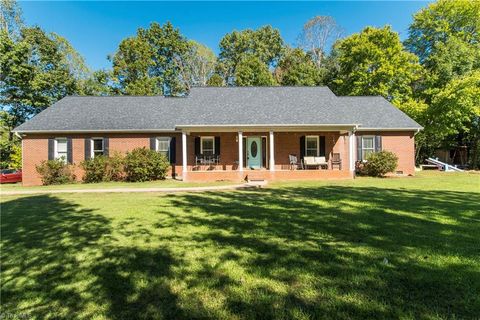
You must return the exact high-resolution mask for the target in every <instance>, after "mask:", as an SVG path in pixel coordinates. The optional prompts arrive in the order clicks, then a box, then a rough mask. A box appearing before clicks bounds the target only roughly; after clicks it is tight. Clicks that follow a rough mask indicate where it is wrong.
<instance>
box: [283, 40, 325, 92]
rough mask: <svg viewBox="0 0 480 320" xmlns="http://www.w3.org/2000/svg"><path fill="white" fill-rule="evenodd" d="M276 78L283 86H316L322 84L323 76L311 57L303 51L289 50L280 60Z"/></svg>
mask: <svg viewBox="0 0 480 320" xmlns="http://www.w3.org/2000/svg"><path fill="white" fill-rule="evenodd" d="M275 76H276V78H277V81H278V83H279V84H280V85H283V86H315V85H318V84H320V83H321V80H322V74H321V70H320V69H318V68H317V67H316V65H315V63H314V62H313V60H312V58H311V56H310V55H308V54H306V53H305V52H304V51H303V50H302V49H299V48H296V49H287V50H286V51H285V54H284V55H283V56H282V58H280V61H279V62H278V65H277V68H276V69H275Z"/></svg>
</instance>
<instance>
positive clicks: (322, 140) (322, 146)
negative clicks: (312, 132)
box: [318, 136, 325, 157]
mask: <svg viewBox="0 0 480 320" xmlns="http://www.w3.org/2000/svg"><path fill="white" fill-rule="evenodd" d="M318 141H319V143H320V146H319V148H320V157H325V136H320V137H319V139H318Z"/></svg>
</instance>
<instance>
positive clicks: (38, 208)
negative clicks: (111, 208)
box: [1, 195, 109, 318]
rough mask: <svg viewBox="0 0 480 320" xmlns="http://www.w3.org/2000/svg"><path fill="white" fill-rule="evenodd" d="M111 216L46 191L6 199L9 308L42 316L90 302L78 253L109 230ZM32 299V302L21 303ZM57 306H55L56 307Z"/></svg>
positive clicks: (4, 295) (5, 281) (5, 307)
mask: <svg viewBox="0 0 480 320" xmlns="http://www.w3.org/2000/svg"><path fill="white" fill-rule="evenodd" d="M108 228H109V225H108V221H107V220H106V219H105V218H103V217H101V216H99V215H96V214H93V213H92V210H89V209H80V208H78V207H77V205H75V204H73V203H70V202H68V201H64V200H61V199H59V198H56V197H51V196H46V195H41V196H31V197H23V198H18V199H14V200H11V201H7V202H4V203H2V221H1V231H2V253H1V256H2V273H3V274H2V304H3V310H4V312H11V313H15V314H29V313H30V312H31V310H35V315H36V316H38V317H40V318H43V317H45V316H46V315H47V314H56V315H59V316H60V315H62V314H65V313H66V314H72V313H75V312H77V311H80V310H82V309H83V308H84V307H85V306H84V304H83V303H82V302H83V301H84V300H83V299H82V298H81V296H80V292H78V290H75V289H74V288H72V287H71V285H72V284H73V283H75V282H76V281H80V280H81V279H80V278H78V273H79V272H81V270H82V269H81V265H82V261H78V260H77V258H76V257H75V255H77V254H78V253H79V252H81V251H82V250H84V249H85V248H88V247H89V246H93V245H95V243H96V242H97V241H98V239H99V238H100V237H101V236H102V235H103V234H105V233H107V232H108V230H109V229H108ZM24 299H28V300H30V303H29V306H28V307H21V305H18V304H17V303H19V302H22V300H24ZM52 307H53V310H52Z"/></svg>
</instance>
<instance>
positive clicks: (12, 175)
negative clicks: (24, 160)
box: [0, 169, 22, 183]
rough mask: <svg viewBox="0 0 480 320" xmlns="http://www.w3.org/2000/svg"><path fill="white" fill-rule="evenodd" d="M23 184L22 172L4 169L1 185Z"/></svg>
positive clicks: (0, 179)
mask: <svg viewBox="0 0 480 320" xmlns="http://www.w3.org/2000/svg"><path fill="white" fill-rule="evenodd" d="M15 182H22V170H16V169H2V171H1V175H0V183H15Z"/></svg>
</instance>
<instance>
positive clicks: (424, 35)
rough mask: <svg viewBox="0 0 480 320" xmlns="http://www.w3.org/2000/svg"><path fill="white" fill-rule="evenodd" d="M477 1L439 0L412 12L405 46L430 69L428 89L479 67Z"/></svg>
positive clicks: (428, 92) (479, 37)
mask: <svg viewBox="0 0 480 320" xmlns="http://www.w3.org/2000/svg"><path fill="white" fill-rule="evenodd" d="M479 21H480V2H479V1H466V0H461V1H448V0H440V1H438V2H435V3H432V4H430V5H429V6H428V7H426V8H424V9H422V10H420V11H419V12H418V13H417V14H415V15H414V21H413V23H412V24H411V25H410V27H409V37H408V39H407V40H406V41H405V44H406V46H407V48H408V49H409V50H410V51H411V52H413V53H415V54H416V55H417V56H418V57H419V58H420V62H421V63H422V64H423V65H424V67H425V68H426V69H427V70H428V71H429V73H430V74H429V75H430V77H429V84H428V87H429V89H430V90H428V91H427V94H429V95H430V97H429V99H431V97H432V95H434V94H435V92H436V90H433V91H432V90H431V89H432V88H441V87H443V86H445V85H446V84H447V83H448V82H449V81H450V80H452V79H453V78H454V77H456V76H462V75H465V74H467V73H469V72H471V71H473V70H476V69H479V68H480V23H479Z"/></svg>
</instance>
